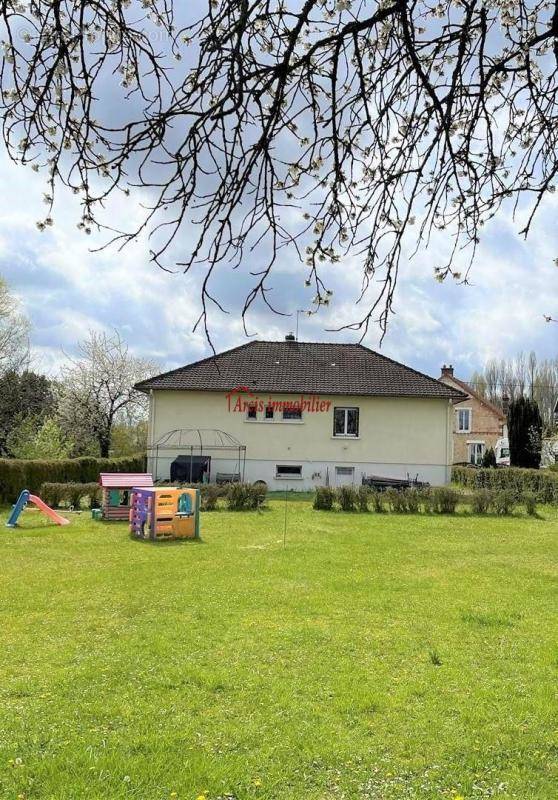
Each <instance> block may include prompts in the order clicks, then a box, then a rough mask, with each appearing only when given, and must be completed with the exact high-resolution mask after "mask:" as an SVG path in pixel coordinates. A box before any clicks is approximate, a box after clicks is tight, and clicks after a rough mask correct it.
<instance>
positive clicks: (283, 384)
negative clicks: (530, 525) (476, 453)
mask: <svg viewBox="0 0 558 800" xmlns="http://www.w3.org/2000/svg"><path fill="white" fill-rule="evenodd" d="M137 388H138V389H140V390H141V391H143V392H146V393H148V394H149V396H150V401H151V402H150V415H149V438H148V460H149V464H148V469H149V471H150V472H152V473H153V476H154V478H156V479H158V480H161V479H171V480H210V481H214V480H225V479H231V478H235V479H241V480H242V479H244V480H246V481H250V482H254V481H258V480H261V481H265V482H266V483H267V484H268V486H269V488H270V489H279V488H284V487H285V485H286V484H287V485H288V486H289V487H292V488H299V489H310V488H313V487H314V486H316V485H321V484H326V483H328V484H329V485H340V484H347V483H355V484H360V483H361V480H362V477H363V476H365V475H381V476H384V477H396V478H397V477H399V478H405V477H407V475H410V476H411V477H413V478H414V477H417V476H418V478H419V479H420V480H425V481H429V482H430V483H432V484H444V483H446V482H447V481H448V480H449V476H450V469H451V467H450V465H451V463H452V433H453V403H454V402H457V401H459V400H462V399H463V397H464V395H463V394H462V393H461V392H459V391H457V390H455V389H454V388H453V387H450V386H446V385H445V384H443V383H440V382H439V381H437V380H434V379H433V378H430V377H428V376H427V375H424V374H422V373H420V372H417V371H416V370H413V369H410V368H409V367H406V366H404V365H403V364H399V363H397V362H396V361H392V360H391V359H389V358H386V357H385V356H382V355H380V354H379V353H376V352H374V351H372V350H369V349H368V348H366V347H363V346H362V345H358V344H333V343H322V342H319V343H310V342H298V341H295V340H294V338H291V337H287V339H286V340H285V341H281V342H266V341H252V342H250V343H248V344H244V345H241V346H240V347H235V348H233V349H232V350H227V351H225V352H224V353H220V354H218V355H217V356H215V357H210V358H206V359H203V360H202V361H197V362H195V363H193V364H188V365H186V366H184V367H180V368H179V369H175V370H172V371H171V372H166V373H164V374H162V375H158V376H156V377H154V378H151V379H149V380H146V381H143V382H142V383H140V384H138V385H137Z"/></svg>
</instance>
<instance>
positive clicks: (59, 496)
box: [40, 482, 101, 508]
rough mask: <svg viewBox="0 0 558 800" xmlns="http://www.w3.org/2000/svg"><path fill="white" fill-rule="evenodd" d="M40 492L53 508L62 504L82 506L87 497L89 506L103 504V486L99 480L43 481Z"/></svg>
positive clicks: (93, 506) (94, 506) (95, 506)
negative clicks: (76, 481)
mask: <svg viewBox="0 0 558 800" xmlns="http://www.w3.org/2000/svg"><path fill="white" fill-rule="evenodd" d="M40 494H41V498H42V499H43V500H44V501H45V503H46V504H47V505H49V506H52V507H53V508H58V507H59V506H61V505H64V506H73V507H74V508H80V507H81V504H82V501H83V500H85V499H86V498H87V499H88V501H89V503H88V506H89V508H99V506H100V505H101V487H100V486H99V484H98V483H97V482H91V483H43V485H42V486H41V491H40Z"/></svg>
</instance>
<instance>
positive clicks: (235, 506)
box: [156, 481, 267, 511]
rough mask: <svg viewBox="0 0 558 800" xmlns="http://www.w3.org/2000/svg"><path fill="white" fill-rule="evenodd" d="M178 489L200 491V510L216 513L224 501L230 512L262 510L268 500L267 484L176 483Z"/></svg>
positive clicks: (164, 484) (260, 482)
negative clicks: (221, 501)
mask: <svg viewBox="0 0 558 800" xmlns="http://www.w3.org/2000/svg"><path fill="white" fill-rule="evenodd" d="M156 485H157V486H170V485H171V484H170V483H169V481H157V484H156ZM172 486H176V487H177V488H192V489H199V490H200V508H201V510H202V511H215V510H217V509H218V508H220V507H221V506H220V503H219V501H220V500H223V502H224V504H225V506H226V508H228V509H229V511H252V510H254V509H258V508H262V507H263V506H264V505H265V502H266V499H267V484H265V483H263V482H262V481H256V483H223V484H219V485H217V484H214V483H187V482H186V483H184V482H176V481H175V482H174V483H172Z"/></svg>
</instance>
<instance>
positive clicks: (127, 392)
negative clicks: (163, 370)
mask: <svg viewBox="0 0 558 800" xmlns="http://www.w3.org/2000/svg"><path fill="white" fill-rule="evenodd" d="M156 371H157V367H156V365H155V364H153V363H152V362H150V361H148V360H146V359H143V358H136V357H135V356H133V355H131V353H130V352H129V349H128V346H127V344H126V343H125V342H124V341H123V339H122V338H121V337H120V334H119V333H117V332H116V331H115V332H113V333H112V334H107V333H99V332H96V331H90V332H89V335H88V337H87V339H84V340H83V341H81V342H79V344H78V357H77V358H74V359H69V360H68V364H67V366H66V367H64V369H63V373H62V393H61V401H60V415H61V417H62V419H63V420H64V428H65V430H71V431H75V435H76V437H78V438H80V439H81V440H82V441H91V440H94V441H95V442H96V443H97V445H98V448H99V455H101V456H102V457H107V456H108V455H109V453H110V447H111V438H112V432H113V427H114V425H115V424H116V423H118V422H122V421H127V422H128V424H131V423H137V422H138V421H140V420H141V419H142V418H144V417H145V415H146V406H147V398H146V397H145V395H143V394H142V393H141V392H138V391H136V390H135V389H134V384H136V383H138V382H139V381H141V380H144V379H145V378H147V377H149V376H150V375H152V374H153V373H154V372H156Z"/></svg>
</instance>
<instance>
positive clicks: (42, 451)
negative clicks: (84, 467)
mask: <svg viewBox="0 0 558 800" xmlns="http://www.w3.org/2000/svg"><path fill="white" fill-rule="evenodd" d="M6 448H7V450H8V451H9V453H10V455H12V456H13V457H14V458H26V459H27V458H29V459H32V458H43V459H60V458H68V457H69V456H70V454H71V452H72V448H73V443H72V442H71V441H70V440H68V439H67V438H66V437H65V436H64V434H63V432H62V430H61V429H60V425H59V424H58V422H57V421H56V419H54V418H53V417H46V418H42V417H40V416H32V415H28V416H26V417H23V419H21V420H20V422H19V424H18V425H17V426H16V427H15V428H14V429H13V430H12V431H11V432H10V434H9V436H8V438H7V441H6Z"/></svg>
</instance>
